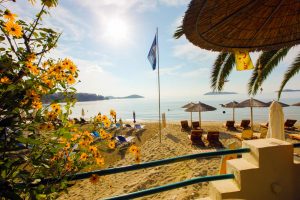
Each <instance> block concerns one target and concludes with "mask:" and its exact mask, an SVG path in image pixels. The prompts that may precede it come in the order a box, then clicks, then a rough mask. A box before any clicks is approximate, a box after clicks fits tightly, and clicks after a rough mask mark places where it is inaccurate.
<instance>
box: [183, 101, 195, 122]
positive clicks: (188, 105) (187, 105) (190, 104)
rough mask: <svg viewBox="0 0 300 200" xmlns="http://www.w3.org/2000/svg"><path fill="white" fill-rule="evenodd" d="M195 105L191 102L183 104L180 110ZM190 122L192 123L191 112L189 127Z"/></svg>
mask: <svg viewBox="0 0 300 200" xmlns="http://www.w3.org/2000/svg"><path fill="white" fill-rule="evenodd" d="M193 105H195V103H193V102H190V103H188V104H185V105H184V106H182V107H181V108H189V107H191V106H193ZM192 122H193V112H191V125H192Z"/></svg>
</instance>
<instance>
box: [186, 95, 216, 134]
mask: <svg viewBox="0 0 300 200" xmlns="http://www.w3.org/2000/svg"><path fill="white" fill-rule="evenodd" d="M214 110H216V108H215V107H212V106H210V105H207V104H204V103H201V102H200V101H199V103H197V104H195V105H193V106H191V107H189V108H187V109H185V111H186V112H199V126H200V128H201V112H206V111H214Z"/></svg>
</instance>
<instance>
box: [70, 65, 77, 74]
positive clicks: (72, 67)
mask: <svg viewBox="0 0 300 200" xmlns="http://www.w3.org/2000/svg"><path fill="white" fill-rule="evenodd" d="M69 70H70V71H71V73H72V74H75V72H76V71H77V67H76V66H75V65H74V64H72V65H70V66H69Z"/></svg>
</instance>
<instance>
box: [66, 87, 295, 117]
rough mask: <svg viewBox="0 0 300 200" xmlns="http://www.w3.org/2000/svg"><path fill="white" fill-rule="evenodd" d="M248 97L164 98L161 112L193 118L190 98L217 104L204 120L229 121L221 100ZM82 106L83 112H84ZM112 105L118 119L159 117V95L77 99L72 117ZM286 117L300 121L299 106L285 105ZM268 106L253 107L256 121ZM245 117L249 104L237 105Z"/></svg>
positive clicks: (291, 97) (291, 99)
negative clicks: (189, 107) (244, 106)
mask: <svg viewBox="0 0 300 200" xmlns="http://www.w3.org/2000/svg"><path fill="white" fill-rule="evenodd" d="M282 96H283V97H282V98H281V99H280V101H281V102H283V103H286V104H290V105H291V104H294V103H298V102H300V92H297V93H293V94H292V93H283V95H282ZM275 97H276V95H274V94H266V95H259V97H254V98H255V99H258V100H260V101H263V102H270V101H272V100H273V99H276V98H275ZM246 99H249V96H247V95H246V94H230V95H200V96H199V97H197V98H195V97H194V98H188V97H185V98H162V99H161V113H165V115H166V120H167V121H168V120H169V121H181V120H190V118H191V113H190V112H185V111H184V108H182V106H183V105H185V104H187V103H190V102H194V103H197V102H199V101H200V102H202V103H205V104H208V105H211V106H213V107H215V108H217V109H216V110H215V111H209V112H202V113H201V118H202V121H226V120H232V112H233V110H232V109H231V108H222V107H221V105H220V104H226V103H228V102H230V101H233V100H235V101H237V102H241V101H243V100H246ZM82 109H83V110H84V115H82ZM111 109H114V110H115V111H116V112H117V119H118V120H119V119H120V118H121V119H122V120H123V121H124V120H125V121H133V112H135V115H136V121H137V122H143V121H158V116H159V111H158V99H156V98H139V99H111V100H101V101H87V102H77V103H76V104H75V107H74V108H73V109H72V114H71V116H70V117H76V118H79V117H83V118H84V119H90V118H91V117H93V116H95V115H97V114H98V113H101V114H106V115H109V112H110V110H111ZM283 112H284V116H285V119H296V120H299V121H300V107H297V106H289V107H284V108H283ZM268 115H269V108H268V107H266V108H253V116H254V119H253V120H254V122H267V121H268ZM192 117H193V120H195V121H197V120H198V118H199V114H198V112H197V113H192ZM242 119H250V108H236V109H235V121H237V122H238V121H240V120H242Z"/></svg>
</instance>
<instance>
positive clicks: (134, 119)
mask: <svg viewBox="0 0 300 200" xmlns="http://www.w3.org/2000/svg"><path fill="white" fill-rule="evenodd" d="M132 115H133V123H135V122H136V121H135V112H134V111H133V113H132Z"/></svg>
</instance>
